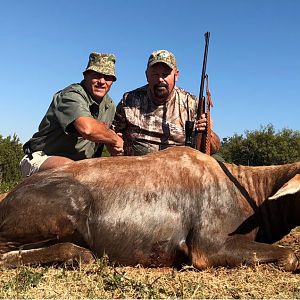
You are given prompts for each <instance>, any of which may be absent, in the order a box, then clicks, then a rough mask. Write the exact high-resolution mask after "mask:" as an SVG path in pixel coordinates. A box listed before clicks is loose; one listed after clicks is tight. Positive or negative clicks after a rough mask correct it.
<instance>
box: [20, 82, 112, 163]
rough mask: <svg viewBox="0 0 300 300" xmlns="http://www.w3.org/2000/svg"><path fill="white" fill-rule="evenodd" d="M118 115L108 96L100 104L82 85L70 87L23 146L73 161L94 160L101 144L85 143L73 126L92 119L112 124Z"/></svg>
mask: <svg viewBox="0 0 300 300" xmlns="http://www.w3.org/2000/svg"><path fill="white" fill-rule="evenodd" d="M115 111H116V106H115V104H114V103H113V101H112V99H111V98H110V97H109V96H108V95H106V96H104V97H103V99H102V101H101V102H100V103H98V102H96V101H94V100H93V98H92V97H91V95H89V94H88V93H87V91H86V90H85V89H84V87H83V81H82V82H81V83H75V84H71V85H70V86H68V87H66V88H65V89H63V90H61V91H59V92H57V93H56V94H55V95H54V96H53V100H52V102H51V104H50V106H49V108H48V111H47V112H46V114H45V116H44V118H43V119H42V121H41V123H40V125H39V130H38V132H36V133H35V134H34V135H33V136H32V138H31V139H30V140H29V141H28V142H27V143H26V144H25V145H24V148H25V147H28V146H29V147H30V149H31V151H32V152H35V151H44V152H45V153H46V154H47V155H57V156H64V157H68V158H70V159H73V160H80V159H85V158H91V157H93V155H94V154H95V152H96V151H97V148H98V146H99V145H98V144H97V143H94V142H91V141H89V140H86V139H84V138H83V137H81V136H80V135H79V133H78V132H77V131H76V130H75V127H74V126H73V122H74V121H75V120H76V119H77V118H79V117H93V118H94V119H97V120H99V121H102V122H107V123H108V126H109V125H110V124H111V122H112V121H113V118H114V114H115Z"/></svg>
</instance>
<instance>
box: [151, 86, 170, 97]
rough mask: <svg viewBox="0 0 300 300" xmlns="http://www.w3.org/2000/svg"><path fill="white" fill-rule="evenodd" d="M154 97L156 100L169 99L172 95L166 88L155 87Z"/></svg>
mask: <svg viewBox="0 0 300 300" xmlns="http://www.w3.org/2000/svg"><path fill="white" fill-rule="evenodd" d="M154 95H155V97H156V98H160V99H162V98H167V97H168V96H169V95H170V93H169V91H168V89H167V88H166V87H164V86H157V87H154Z"/></svg>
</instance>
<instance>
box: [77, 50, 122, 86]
mask: <svg viewBox="0 0 300 300" xmlns="http://www.w3.org/2000/svg"><path fill="white" fill-rule="evenodd" d="M115 63H116V57H115V56H114V54H103V53H96V52H92V53H91V54H90V57H89V62H88V65H87V67H86V69H85V71H84V72H83V73H85V72H86V71H88V70H92V71H95V72H97V73H101V74H104V75H110V76H114V77H115V79H114V81H116V80H117V77H116V71H115Z"/></svg>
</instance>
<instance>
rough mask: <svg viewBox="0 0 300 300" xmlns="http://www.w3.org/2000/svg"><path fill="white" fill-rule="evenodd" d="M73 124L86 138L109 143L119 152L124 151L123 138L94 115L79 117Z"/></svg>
mask: <svg viewBox="0 0 300 300" xmlns="http://www.w3.org/2000/svg"><path fill="white" fill-rule="evenodd" d="M73 125H74V127H75V129H76V130H77V131H78V133H79V134H80V135H81V136H82V137H83V138H85V139H87V140H89V141H92V142H96V143H102V144H106V145H109V146H111V147H113V148H114V149H116V151H117V152H123V139H122V137H121V136H120V135H118V134H116V133H115V132H114V131H113V130H111V129H109V128H107V126H106V124H105V123H103V122H101V121H98V120H95V119H94V118H92V117H79V118H77V119H76V120H75V121H74V122H73Z"/></svg>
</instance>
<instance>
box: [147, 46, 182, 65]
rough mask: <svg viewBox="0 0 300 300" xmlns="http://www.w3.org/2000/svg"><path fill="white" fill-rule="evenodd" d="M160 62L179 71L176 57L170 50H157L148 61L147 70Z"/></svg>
mask: <svg viewBox="0 0 300 300" xmlns="http://www.w3.org/2000/svg"><path fill="white" fill-rule="evenodd" d="M159 62H160V63H164V64H166V65H168V66H169V67H170V68H171V69H177V64H176V59H175V56H174V54H173V53H172V52H170V51H168V50H157V51H154V52H152V53H151V55H150V57H149V60H148V64H147V68H149V67H152V66H153V65H154V64H156V63H159Z"/></svg>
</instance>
